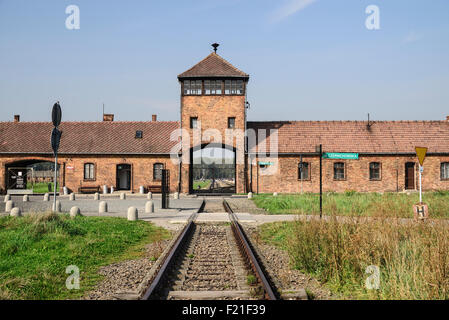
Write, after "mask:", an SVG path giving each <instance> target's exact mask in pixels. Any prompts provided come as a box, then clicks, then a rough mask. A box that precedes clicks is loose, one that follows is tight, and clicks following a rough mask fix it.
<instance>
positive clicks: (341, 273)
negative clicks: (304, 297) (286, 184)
mask: <svg viewBox="0 0 449 320" xmlns="http://www.w3.org/2000/svg"><path fill="white" fill-rule="evenodd" d="M260 233H261V238H262V239H263V240H264V241H266V242H268V243H271V244H273V245H275V246H278V247H279V248H281V249H284V250H287V252H288V254H289V256H290V258H291V261H292V264H293V266H294V268H296V269H298V270H300V271H301V272H304V273H307V274H310V275H312V276H313V277H315V278H317V279H318V280H320V281H321V282H322V283H325V284H326V286H327V287H329V289H330V290H331V291H332V292H333V293H335V294H336V295H338V296H340V297H342V298H346V299H401V300H402V299H404V300H405V299H432V300H433V299H443V300H444V299H446V300H447V299H449V256H448V252H449V228H448V226H447V225H437V224H434V225H431V224H424V223H419V224H416V225H412V226H407V227H406V226H404V225H401V224H400V223H399V221H397V220H395V221H392V219H388V220H387V219H376V220H375V221H371V222H368V223H354V224H343V223H338V222H337V221H336V220H335V219H332V221H330V222H325V221H310V222H303V221H294V222H282V223H271V224H265V225H262V226H261V229H260ZM369 266H376V267H378V268H379V269H378V270H379V272H380V273H379V275H380V277H379V278H378V279H379V287H378V289H368V288H367V287H366V281H367V279H368V278H369V279H374V277H375V276H374V277H373V275H374V273H373V269H371V271H370V269H369V268H368V267H369ZM367 268H368V269H367ZM371 268H372V267H371ZM367 271H369V273H366V272H367Z"/></svg>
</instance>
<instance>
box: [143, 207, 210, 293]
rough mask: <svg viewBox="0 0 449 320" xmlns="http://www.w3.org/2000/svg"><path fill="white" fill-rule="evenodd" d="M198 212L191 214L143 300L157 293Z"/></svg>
mask: <svg viewBox="0 0 449 320" xmlns="http://www.w3.org/2000/svg"><path fill="white" fill-rule="evenodd" d="M204 205H205V201H204V200H203V203H202V204H201V207H200V209H199V210H198V212H201V211H202V210H203V209H204ZM198 212H197V213H194V214H192V215H191V216H190V218H189V220H188V222H187V224H186V225H185V226H184V228H183V230H182V232H181V233H180V234H179V236H178V238H177V239H176V242H175V244H174V245H173V247H172V248H171V249H170V251H169V253H168V254H167V257H166V258H165V259H164V262H163V263H162V265H161V267H160V268H159V270H158V272H157V274H156V276H155V277H154V279H153V281H152V282H151V285H150V286H149V287H148V289H147V290H146V291H145V294H144V295H143V296H142V298H141V300H150V298H151V296H152V295H153V294H154V293H155V291H156V289H157V288H158V286H159V285H160V283H161V282H162V279H163V277H164V275H165V273H166V271H167V270H168V268H169V267H170V265H171V263H172V262H173V260H174V257H175V256H176V254H177V253H178V251H179V249H180V248H181V246H182V244H183V243H184V241H185V240H186V238H187V237H186V236H187V235H188V234H189V231H190V230H191V228H192V226H193V223H194V221H195V219H196V217H197V215H198Z"/></svg>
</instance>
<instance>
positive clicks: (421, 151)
mask: <svg viewBox="0 0 449 320" xmlns="http://www.w3.org/2000/svg"><path fill="white" fill-rule="evenodd" d="M415 151H416V155H417V156H418V161H419V204H423V203H422V172H423V170H424V168H423V163H424V159H425V158H426V153H427V148H426V147H415Z"/></svg>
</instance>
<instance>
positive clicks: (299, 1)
mask: <svg viewBox="0 0 449 320" xmlns="http://www.w3.org/2000/svg"><path fill="white" fill-rule="evenodd" d="M314 2H316V0H289V1H288V2H287V3H285V4H284V5H283V6H282V7H280V8H278V9H276V10H275V11H274V12H273V15H272V18H271V21H272V22H279V21H281V20H283V19H285V18H287V17H289V16H291V15H292V14H295V13H296V12H299V11H301V10H303V9H305V8H306V7H308V6H309V5H311V4H312V3H314Z"/></svg>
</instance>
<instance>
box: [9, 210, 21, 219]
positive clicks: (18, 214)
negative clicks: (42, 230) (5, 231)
mask: <svg viewBox="0 0 449 320" xmlns="http://www.w3.org/2000/svg"><path fill="white" fill-rule="evenodd" d="M9 215H10V216H11V217H21V216H22V211H21V210H20V208H12V209H11V212H10V214H9Z"/></svg>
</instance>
